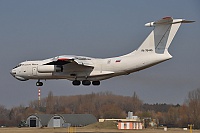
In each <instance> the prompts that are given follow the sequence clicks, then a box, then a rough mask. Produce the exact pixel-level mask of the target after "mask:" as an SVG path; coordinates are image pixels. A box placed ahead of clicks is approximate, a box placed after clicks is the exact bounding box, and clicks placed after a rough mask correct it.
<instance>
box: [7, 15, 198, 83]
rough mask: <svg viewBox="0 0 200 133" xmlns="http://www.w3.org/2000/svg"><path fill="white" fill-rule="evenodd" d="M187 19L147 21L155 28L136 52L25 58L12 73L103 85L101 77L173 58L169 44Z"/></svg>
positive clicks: (123, 72) (34, 77)
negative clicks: (111, 55)
mask: <svg viewBox="0 0 200 133" xmlns="http://www.w3.org/2000/svg"><path fill="white" fill-rule="evenodd" d="M192 22H195V21H188V20H185V19H173V18H172V17H164V18H162V19H160V20H158V21H154V22H149V23H146V24H145V26H146V27H153V30H152V31H151V33H150V34H149V35H148V37H147V38H146V39H145V40H144V42H143V43H142V44H141V45H140V47H139V48H138V49H136V50H134V51H133V52H131V53H129V54H126V55H123V56H118V57H112V58H104V59H102V58H91V57H86V56H75V55H61V56H56V57H53V58H49V59H45V60H36V61H25V62H22V63H20V64H19V65H17V66H16V67H14V68H13V69H12V70H11V71H10V74H11V75H12V76H13V77H14V78H16V79H18V80H20V81H26V80H29V79H35V80H37V82H36V86H42V85H43V82H41V81H40V80H50V79H67V80H70V81H72V84H73V85H74V86H79V85H80V84H81V83H82V85H84V86H89V85H91V84H92V85H95V86H98V85H100V82H101V80H105V79H109V78H112V77H115V76H120V75H128V74H130V73H133V72H137V71H140V70H143V69H145V68H149V67H151V66H154V65H156V64H158V63H161V62H164V61H166V60H169V59H171V58H172V56H171V55H170V54H169V52H168V48H169V46H170V44H171V42H172V40H173V38H174V36H175V34H176V32H177V31H178V29H179V27H180V25H181V24H182V23H192Z"/></svg>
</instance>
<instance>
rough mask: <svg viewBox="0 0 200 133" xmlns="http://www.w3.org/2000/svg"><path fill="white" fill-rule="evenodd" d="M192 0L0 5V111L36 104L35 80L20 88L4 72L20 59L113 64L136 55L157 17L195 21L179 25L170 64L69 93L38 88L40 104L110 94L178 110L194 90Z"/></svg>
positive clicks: (52, 83) (195, 14)
mask: <svg viewBox="0 0 200 133" xmlns="http://www.w3.org/2000/svg"><path fill="white" fill-rule="evenodd" d="M199 6H200V1H199V0H176V1H175V0H165V1H161V0H151V1H148V0H146V1H145V0H34V1H33V0H0V46H1V48H0V61H1V64H0V91H1V92H0V104H1V105H5V106H6V107H13V106H18V105H20V104H23V105H28V103H29V102H30V101H31V100H36V99H37V91H38V87H36V86H35V83H36V81H35V80H29V81H26V82H21V81H18V80H16V79H15V78H13V77H12V76H11V75H10V73H9V72H10V70H11V69H12V68H13V67H15V66H16V65H17V64H18V63H20V62H22V61H25V60H37V59H46V58H50V57H54V56H58V55H63V54H65V55H68V54H69V55H84V56H89V57H100V58H105V57H113V56H119V55H123V54H127V53H129V52H131V51H133V50H135V49H137V48H138V47H139V46H140V44H141V43H142V42H143V40H144V39H145V38H146V37H147V36H148V34H149V33H150V31H151V30H152V28H148V27H145V26H144V24H145V23H147V22H150V21H155V20H159V19H161V18H162V17H165V16H172V17H174V18H185V19H188V20H195V21H196V22H195V23H192V24H183V25H181V27H180V29H179V31H178V33H177V35H176V36H175V38H174V40H173V42H172V44H171V46H170V49H169V51H170V53H171V54H172V55H173V58H172V59H171V60H169V61H166V62H163V63H161V64H158V65H156V66H153V67H151V68H148V69H145V70H142V71H140V72H136V73H133V74H130V75H128V76H120V77H115V78H112V79H108V80H105V81H102V83H101V85H100V86H98V87H94V86H90V87H85V86H79V87H74V86H73V85H72V84H71V82H70V81H67V80H48V81H44V86H43V87H41V90H42V97H46V96H47V94H48V92H49V91H52V92H53V94H54V95H57V96H60V95H66V96H68V95H76V94H88V93H92V92H102V91H103V92H104V91H111V92H112V93H113V94H117V95H125V96H131V95H132V94H133V92H134V91H135V92H136V93H137V94H138V96H139V98H140V99H141V100H143V102H145V103H169V104H170V103H173V104H177V103H179V104H182V103H183V102H184V101H185V99H186V98H187V94H188V92H189V91H191V90H194V89H196V88H199V87H200V71H199V68H200V59H199V51H200V43H199V38H200V8H199Z"/></svg>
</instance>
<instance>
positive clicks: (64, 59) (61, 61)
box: [43, 56, 94, 67]
mask: <svg viewBox="0 0 200 133" xmlns="http://www.w3.org/2000/svg"><path fill="white" fill-rule="evenodd" d="M69 63H74V64H77V65H80V66H86V67H94V65H93V63H92V61H91V58H89V57H83V56H57V57H54V58H52V59H50V60H49V61H48V62H47V63H45V64H43V65H66V64H69Z"/></svg>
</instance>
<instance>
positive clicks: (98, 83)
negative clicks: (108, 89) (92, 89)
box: [92, 81, 100, 86]
mask: <svg viewBox="0 0 200 133" xmlns="http://www.w3.org/2000/svg"><path fill="white" fill-rule="evenodd" d="M92 85H95V86H98V85H100V81H92Z"/></svg>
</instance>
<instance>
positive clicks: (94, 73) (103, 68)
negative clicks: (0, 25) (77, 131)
mask: <svg viewBox="0 0 200 133" xmlns="http://www.w3.org/2000/svg"><path fill="white" fill-rule="evenodd" d="M135 53H136V54H134V52H133V53H132V54H131V55H129V54H128V55H124V56H119V57H114V58H105V59H99V58H90V57H87V58H89V59H90V63H92V65H93V66H94V67H93V68H91V69H88V68H87V69H85V67H81V66H79V65H77V67H74V65H72V66H71V65H70V64H68V65H64V71H63V72H60V71H58V72H56V71H53V70H51V67H49V68H48V67H46V66H45V68H44V69H46V70H45V71H44V72H43V71H40V69H41V67H40V68H39V66H42V65H43V64H44V63H45V62H47V61H48V60H50V59H47V60H38V61H25V62H22V63H20V65H19V66H18V67H16V68H14V69H13V70H12V71H11V73H12V75H13V76H14V77H15V78H17V79H19V80H22V81H23V80H28V79H45V80H46V79H68V80H74V79H75V78H76V79H78V80H80V81H82V80H85V79H86V78H87V79H88V80H91V81H96V80H104V79H108V78H111V77H114V76H119V75H127V74H130V73H132V72H135V71H139V70H142V69H145V68H148V67H150V66H153V65H155V64H158V63H160V62H163V61H166V60H168V59H170V58H171V56H170V55H169V54H168V55H167V56H166V54H160V55H159V54H155V53H152V54H149V53H148V54H146V53H143V54H137V52H135ZM52 67H54V66H52ZM52 71H53V72H52ZM74 74H76V76H74Z"/></svg>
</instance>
